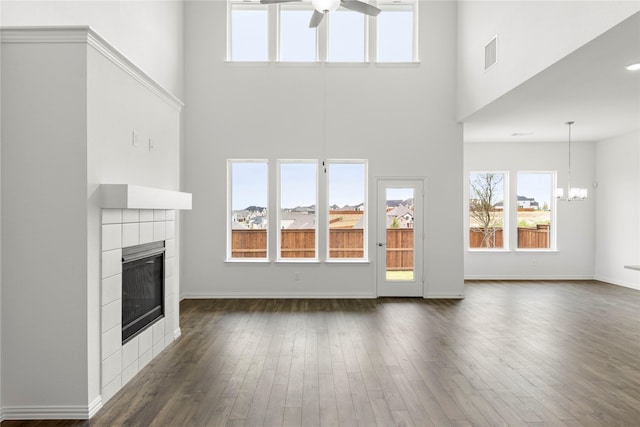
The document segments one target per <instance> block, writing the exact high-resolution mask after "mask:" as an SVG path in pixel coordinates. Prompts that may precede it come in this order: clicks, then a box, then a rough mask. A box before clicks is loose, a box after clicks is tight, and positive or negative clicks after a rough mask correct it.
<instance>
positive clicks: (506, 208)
mask: <svg viewBox="0 0 640 427" xmlns="http://www.w3.org/2000/svg"><path fill="white" fill-rule="evenodd" d="M480 173H493V174H502V176H503V178H502V191H503V205H502V247H501V248H472V247H471V241H470V237H469V231H470V230H471V217H470V210H471V206H470V202H471V175H473V174H480ZM509 179H510V175H509V171H506V170H469V171H468V173H467V193H466V194H467V204H466V206H467V212H466V215H467V218H466V220H467V221H466V224H467V229H466V231H465V232H466V234H467V236H466V239H465V240H466V241H467V245H466V246H467V248H466V249H467V251H469V252H509V251H510V244H509V243H510V237H509V236H510V235H511V233H510V228H511V227H510V224H511V218H510V214H511V202H510V197H509V195H510V191H509Z"/></svg>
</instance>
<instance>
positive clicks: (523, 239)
mask: <svg viewBox="0 0 640 427" xmlns="http://www.w3.org/2000/svg"><path fill="white" fill-rule="evenodd" d="M518 247H519V248H548V247H549V224H538V225H537V226H536V227H518Z"/></svg>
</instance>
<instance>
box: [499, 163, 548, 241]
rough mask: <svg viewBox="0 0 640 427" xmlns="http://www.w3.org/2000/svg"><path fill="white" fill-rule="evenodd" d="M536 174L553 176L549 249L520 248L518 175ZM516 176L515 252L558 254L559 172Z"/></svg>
mask: <svg viewBox="0 0 640 427" xmlns="http://www.w3.org/2000/svg"><path fill="white" fill-rule="evenodd" d="M521 173H522V174H535V173H540V174H551V184H550V186H551V188H549V198H550V200H549V209H551V219H550V220H551V226H550V227H549V247H548V248H519V247H518V200H517V197H518V196H517V193H518V175H519V174H521ZM515 176H516V185H515V191H516V200H515V202H514V208H515V212H516V215H515V220H514V221H513V225H512V227H510V228H513V230H514V232H515V234H514V235H515V244H514V250H515V252H536V253H540V252H551V253H553V252H558V239H557V235H558V233H557V231H558V212H557V206H558V202H557V200H556V198H555V196H554V195H555V189H556V184H557V182H558V172H557V171H553V170H518V171H516V173H515Z"/></svg>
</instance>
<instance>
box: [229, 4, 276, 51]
mask: <svg viewBox="0 0 640 427" xmlns="http://www.w3.org/2000/svg"><path fill="white" fill-rule="evenodd" d="M267 22H268V10H267V6H263V5H261V4H259V3H249V2H248V3H230V19H229V25H230V31H229V46H228V52H229V54H228V56H229V58H228V59H229V60H231V61H267V60H268V59H269V55H268V24H267Z"/></svg>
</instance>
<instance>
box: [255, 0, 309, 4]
mask: <svg viewBox="0 0 640 427" xmlns="http://www.w3.org/2000/svg"><path fill="white" fill-rule="evenodd" d="M294 1H301V0H260V4H276V3H293V2H294Z"/></svg>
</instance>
